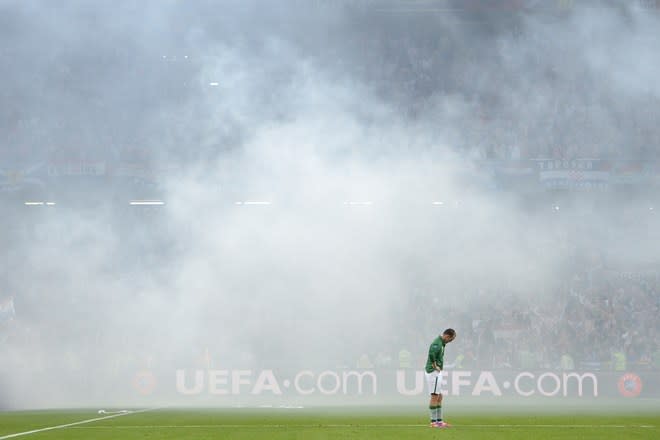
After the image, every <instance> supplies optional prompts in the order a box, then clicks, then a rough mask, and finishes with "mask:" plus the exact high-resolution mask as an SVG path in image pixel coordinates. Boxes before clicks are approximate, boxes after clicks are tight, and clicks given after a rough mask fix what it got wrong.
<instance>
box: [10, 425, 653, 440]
mask: <svg viewBox="0 0 660 440" xmlns="http://www.w3.org/2000/svg"><path fill="white" fill-rule="evenodd" d="M378 427H381V428H424V427H428V425H426V424H424V425H419V424H417V425H406V424H369V425H364V424H361V423H355V424H320V425H319V424H300V425H254V424H251V425H235V424H232V425H229V424H228V425H217V424H216V425H106V426H104V425H100V426H80V427H77V429H156V428H162V429H165V428H166V429H172V428H209V429H210V428H214V429H215V428H378ZM451 428H459V429H460V428H585V429H587V428H588V429H592V428H617V429H624V428H655V426H652V425H498V424H494V425H452V426H451V427H450V429H451ZM0 440H2V437H0Z"/></svg>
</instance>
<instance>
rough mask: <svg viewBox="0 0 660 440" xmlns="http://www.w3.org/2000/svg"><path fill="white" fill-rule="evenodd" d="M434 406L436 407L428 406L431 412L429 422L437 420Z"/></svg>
mask: <svg viewBox="0 0 660 440" xmlns="http://www.w3.org/2000/svg"><path fill="white" fill-rule="evenodd" d="M435 408H436V407H435V406H429V411H430V413H431V422H435V421H437V418H436V411H435Z"/></svg>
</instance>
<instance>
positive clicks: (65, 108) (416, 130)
mask: <svg viewBox="0 0 660 440" xmlns="http://www.w3.org/2000/svg"><path fill="white" fill-rule="evenodd" d="M401 3H402V2H395V1H392V2H389V1H386V2H364V3H358V4H351V2H332V1H318V2H300V1H290V2H265V1H240V2H238V1H218V2H204V1H196V2H181V1H174V0H171V1H153V2H149V1H145V2H140V3H132V2H120V3H118V4H117V3H116V2H103V1H97V2H92V3H90V2H77V1H66V2H57V3H49V2H43V1H5V2H2V4H1V5H0V23H1V24H3V25H2V26H0V38H2V43H0V56H1V57H2V59H3V61H2V64H3V67H2V68H1V70H0V78H2V79H3V83H5V84H6V85H7V87H6V90H5V91H3V92H1V93H2V95H0V98H2V100H3V101H4V104H3V105H2V106H3V107H4V109H2V110H0V115H1V116H2V120H3V121H7V120H10V119H12V118H19V119H20V120H21V121H25V122H24V123H22V125H20V126H19V127H18V128H16V129H14V131H13V132H11V133H9V131H8V130H7V135H6V136H3V139H2V142H3V143H5V144H6V145H7V147H5V148H6V149H7V151H9V153H8V154H14V155H16V156H20V157H33V158H35V161H37V162H38V161H44V160H46V158H47V157H48V155H49V154H50V153H51V152H52V151H54V150H58V149H62V148H63V149H65V150H66V148H72V149H74V150H77V151H78V152H79V154H81V155H82V156H84V157H87V158H89V160H90V161H94V160H100V159H99V158H112V157H115V156H116V155H117V154H118V153H117V150H120V149H121V148H124V147H134V148H135V147H139V148H144V149H147V150H148V151H149V152H150V153H151V156H150V157H151V160H152V161H153V163H156V164H158V165H163V166H168V167H171V168H170V169H171V171H170V172H169V173H168V174H167V176H166V178H165V181H164V182H163V185H162V187H161V188H160V189H158V190H148V189H147V190H144V191H143V192H142V193H140V194H135V193H126V192H125V191H124V192H120V193H119V194H118V195H117V194H115V193H114V192H113V191H114V190H115V189H116V188H111V187H103V186H102V185H101V186H99V187H93V186H89V187H84V186H82V187H81V186H77V187H72V188H70V189H67V190H66V191H65V192H62V191H60V192H58V191H57V190H56V189H52V194H53V195H54V196H55V197H60V199H61V200H65V201H69V202H70V203H69V204H68V205H67V203H66V202H65V203H59V200H58V205H57V206H56V207H55V208H54V209H53V210H51V211H50V212H48V213H47V214H45V215H44V213H42V212H40V213H39V214H32V213H30V214H25V213H26V212H27V211H25V210H10V209H9V208H8V210H7V215H6V216H5V217H6V218H7V220H5V221H6V222H7V223H11V222H17V223H21V222H25V223H27V224H29V226H26V227H25V229H23V231H24V232H23V234H22V235H19V236H12V235H11V234H10V233H7V234H6V236H5V237H3V243H5V244H6V246H5V249H6V252H7V254H6V257H5V262H6V263H5V266H6V267H5V270H4V273H5V275H4V277H5V281H4V282H5V283H7V284H8V286H10V287H8V288H9V289H10V290H11V291H12V293H13V295H14V296H15V299H16V303H17V315H18V316H19V318H21V315H23V317H22V318H21V319H22V321H21V322H22V326H23V327H24V328H25V330H24V335H23V336H21V338H19V340H20V341H21V342H20V343H16V344H12V345H11V346H7V345H5V347H2V349H1V350H2V351H0V371H2V378H1V379H0V387H2V389H3V393H4V394H3V395H2V396H0V408H19V407H20V408H23V407H44V406H86V405H93V404H99V403H102V402H108V401H111V402H116V401H120V399H122V398H124V396H125V395H126V394H127V393H126V390H125V389H119V388H113V386H109V385H108V383H109V382H108V383H104V382H103V381H104V378H107V377H111V378H113V379H112V380H115V381H116V383H119V382H121V381H122V380H124V382H126V383H125V384H124V382H122V385H126V387H130V376H126V372H134V371H137V370H140V369H155V370H158V371H170V372H172V374H173V372H174V371H175V370H176V369H179V368H197V367H200V365H199V362H200V358H201V357H202V353H203V352H204V350H207V349H208V351H209V353H210V354H211V357H212V366H213V367H217V368H220V367H221V368H244V369H261V368H280V367H281V368H289V369H315V368H316V369H328V368H330V369H331V368H338V367H341V366H349V367H354V366H355V362H356V360H357V358H358V357H359V356H360V354H362V353H365V352H370V353H372V354H373V353H376V352H378V351H389V352H390V353H391V354H392V355H393V356H395V355H396V352H397V351H398V350H399V349H400V348H402V347H410V348H412V349H413V350H414V351H415V355H416V356H417V355H419V354H420V353H421V354H422V355H423V352H424V350H425V349H426V346H427V344H428V343H429V342H430V340H431V339H432V338H433V337H435V335H436V333H437V332H439V331H441V330H442V329H444V328H446V327H454V328H456V329H457V331H458V333H459V340H458V341H457V344H459V343H460V335H461V334H462V332H466V331H467V329H463V328H461V325H463V324H464V322H463V321H459V316H463V315H462V314H463V313H464V312H465V313H468V314H469V312H470V311H471V310H475V311H476V310H478V309H479V308H480V307H481V306H483V305H484V304H489V303H495V302H497V301H500V299H501V298H500V296H501V295H503V293H502V292H507V294H515V295H519V296H522V297H526V298H538V299H539V301H542V300H543V298H546V297H547V296H551V295H553V294H554V293H555V292H556V289H557V288H558V286H560V285H562V283H563V282H562V279H563V278H565V277H566V276H567V274H570V273H571V268H570V267H567V266H568V264H569V263H568V259H569V256H573V255H582V256H584V257H585V258H589V257H590V256H593V254H597V255H604V256H606V257H607V258H608V259H612V260H613V261H616V262H617V264H620V265H621V266H626V267H628V266H630V265H634V264H635V263H657V243H658V238H660V237H659V231H660V228H658V222H657V217H655V216H653V215H652V214H650V213H649V209H648V208H649V206H650V204H651V203H653V202H652V201H649V198H648V197H646V196H645V195H644V196H641V197H640V198H639V199H632V198H629V197H627V196H626V195H625V194H624V195H617V194H614V193H612V194H610V193H607V194H604V195H603V194H599V195H594V196H593V197H591V196H590V195H586V196H582V198H580V196H575V197H573V196H571V195H557V197H556V199H553V196H548V195H543V196H542V198H543V200H542V201H541V202H538V203H536V204H535V203H528V200H527V199H526V198H521V197H519V196H517V195H516V194H512V193H506V192H504V191H500V190H496V189H493V188H492V182H491V181H490V177H489V176H488V175H485V174H484V172H483V171H482V170H480V169H479V168H478V167H476V166H475V165H474V160H475V159H483V158H487V157H490V155H492V154H495V155H499V154H504V155H508V157H513V158H515V157H516V155H519V154H521V151H522V154H525V155H526V156H527V157H535V158H547V157H551V156H552V155H553V152H554V151H555V149H557V148H559V149H561V151H562V152H563V153H564V154H565V155H566V157H569V158H593V157H605V158H636V159H653V158H658V144H657V139H658V129H657V127H658V126H659V124H658V122H659V121H658V120H657V119H658V114H659V113H658V103H659V102H660V101H659V100H660V82H659V80H658V75H657V74H656V73H657V71H658V67H659V65H658V63H659V62H658V58H657V57H656V56H655V54H656V52H657V47H658V46H657V44H656V43H657V41H658V38H660V19H659V17H658V12H657V11H649V10H647V9H644V8H639V7H637V6H635V5H632V3H634V2H630V4H628V3H626V4H615V3H614V2H612V3H611V4H610V3H609V2H583V3H580V4H578V5H577V6H576V7H575V9H573V10H571V11H568V12H563V13H556V12H555V11H549V10H546V9H543V8H540V7H538V4H535V3H533V2H529V5H530V7H529V8H526V9H522V10H504V12H502V13H499V14H496V13H492V14H485V13H484V12H483V11H480V10H479V9H478V8H477V9H476V10H472V11H468V13H465V12H461V11H458V10H453V11H452V10H447V11H444V12H442V13H427V14H424V13H396V12H393V10H396V9H397V8H401ZM449 3H451V2H449ZM475 4H476V3H475ZM535 5H536V6H535ZM484 14H485V15H486V16H485V17H484ZM475 17H476V18H479V20H480V21H475ZM393 35H400V37H398V38H395V37H393ZM418 41H421V42H422V43H421V47H427V46H428V47H431V48H432V49H429V53H431V54H432V56H431V57H428V59H427V58H424V59H422V60H421V61H420V59H421V58H423V57H421V56H416V54H415V50H417V51H422V50H423V49H419V46H416V45H417V42H418ZM393 42H395V43H393ZM425 45H426V46H425ZM402 59H405V60H407V59H409V61H405V62H403V63H402V64H404V65H410V67H407V68H404V69H402V71H398V70H396V69H398V68H397V67H393V66H396V65H397V63H400V60H402ZM390 61H392V62H391V63H390ZM406 69H410V70H406ZM419 71H421V72H423V75H417V74H416V73H415V72H419ZM419 78H422V79H419ZM415 81H418V82H417V83H415ZM420 84H421V85H420ZM420 90H421V91H420ZM428 90H430V91H428ZM15 115H18V116H15ZM3 124H5V125H7V127H8V126H9V123H6V122H3ZM654 141H655V142H654ZM653 197H655V196H653ZM149 198H158V199H162V200H164V201H166V205H165V206H163V207H156V208H152V210H151V214H149V215H143V214H135V211H129V208H128V206H127V201H128V200H129V199H149ZM124 199H125V200H124ZM521 199H522V200H521ZM78 200H82V201H87V202H89V201H90V200H91V201H93V202H94V203H92V204H93V207H88V206H87V205H86V204H85V203H82V202H81V205H83V206H82V207H80V206H76V203H75V202H76V201H78ZM104 201H106V202H104ZM107 201H121V204H122V206H121V208H118V207H117V206H115V205H112V204H111V203H110V202H107ZM119 204H120V203H119V202H117V205H119ZM529 205H532V206H531V207H530V206H529ZM555 208H556V209H555ZM3 209H4V208H3ZM140 212H142V211H140ZM640 213H641V214H640ZM26 215H29V216H36V215H39V216H41V218H38V219H36V218H33V217H30V218H27V219H24V216H26ZM418 291H424V292H426V293H427V294H428V295H430V297H431V298H434V299H435V300H436V301H439V303H440V304H446V307H445V308H443V307H441V310H443V311H442V313H441V314H440V315H439V316H438V317H437V321H436V322H433V325H432V328H429V327H431V326H429V323H428V322H425V321H423V320H422V319H421V318H420V316H419V310H422V313H423V311H424V310H425V308H424V304H416V305H415V307H411V306H410V304H411V302H413V296H414V295H413V293H414V292H418ZM21 307H22V309H21ZM479 310H481V309H479ZM459 312H460V313H459ZM475 313H476V312H475ZM420 338H422V339H421V340H420ZM207 366H208V364H207ZM122 374H124V375H125V376H126V377H124V376H121V375H122ZM118 376H120V377H119V378H118ZM81 378H83V379H81ZM160 403H171V402H160Z"/></svg>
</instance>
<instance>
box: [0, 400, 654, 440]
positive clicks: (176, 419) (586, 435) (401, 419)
mask: <svg viewBox="0 0 660 440" xmlns="http://www.w3.org/2000/svg"><path fill="white" fill-rule="evenodd" d="M97 417H103V415H99V414H97V412H96V411H91V410H90V411H83V410H80V411H31V412H6V413H0V439H2V438H3V437H4V436H6V435H8V434H12V433H19V432H25V431H30V430H34V429H40V428H45V427H50V426H56V425H61V424H67V423H72V422H76V421H82V420H89V419H92V418H97ZM448 421H449V422H451V423H452V424H453V426H452V427H451V428H450V429H433V428H429V427H428V426H427V418H426V413H425V411H424V410H423V408H422V409H420V410H419V411H415V410H413V409H411V408H409V407H407V408H402V409H398V408H387V407H385V408H383V409H382V410H380V411H379V413H374V412H367V411H363V410H360V409H359V408H357V407H356V408H349V409H347V408H327V409H323V408H304V409H280V408H273V409H248V408H243V409H186V410H174V409H159V410H154V411H149V412H143V413H134V414H128V415H123V416H120V417H115V418H108V419H104V420H98V421H94V422H91V423H86V424H81V425H76V426H71V427H66V428H61V429H54V430H50V431H43V432H38V433H33V434H29V435H25V436H20V437H14V438H19V439H35V440H39V439H44V440H45V439H49V440H53V439H73V440H76V439H113V440H114V439H122V440H132V439H197V440H205V439H255V438H262V439H312V440H315V439H373V438H377V439H415V440H418V439H435V438H438V437H440V436H441V437H443V438H448V439H467V440H469V439H482V438H488V439H533V440H544V439H552V440H555V439H576V438H578V439H594V440H607V439H612V440H619V439H658V438H660V415H656V414H652V413H647V414H646V415H631V414H625V415H618V416H617V415H615V414H612V415H598V414H574V415H568V414H565V415H560V414H553V415H543V414H526V415H520V414H519V415H508V414H506V413H504V412H502V413H498V414H494V413H492V412H490V413H489V412H486V413H480V411H467V412H466V411H461V412H459V413H455V414H453V415H452V417H450V418H449V420H448Z"/></svg>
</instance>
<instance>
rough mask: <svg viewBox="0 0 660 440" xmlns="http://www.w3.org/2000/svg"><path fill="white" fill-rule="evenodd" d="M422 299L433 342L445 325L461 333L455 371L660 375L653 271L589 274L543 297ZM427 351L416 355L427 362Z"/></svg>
mask: <svg viewBox="0 0 660 440" xmlns="http://www.w3.org/2000/svg"><path fill="white" fill-rule="evenodd" d="M539 290H541V289H539ZM415 301H416V302H418V301H421V304H431V305H432V309H431V310H428V309H427V310H418V312H419V314H418V319H420V320H422V321H425V326H424V328H425V329H427V336H426V339H429V342H430V338H431V337H432V336H433V335H434V334H435V333H437V332H438V331H439V330H441V329H439V328H438V322H439V321H440V322H445V323H447V324H450V323H451V325H454V326H455V327H456V328H457V329H458V330H459V333H460V338H458V339H457V341H456V343H455V344H454V345H453V346H451V347H450V348H449V349H448V350H447V351H448V353H450V355H448V360H449V363H450V364H451V365H452V366H453V367H454V368H465V369H471V368H474V369H512V368H513V369H523V370H535V369H559V370H591V371H627V370H645V369H647V370H648V369H653V370H660V321H659V320H658V319H657V317H658V316H659V314H660V274H659V273H658V272H657V271H656V270H653V269H649V270H644V271H631V272H622V271H617V270H591V271H586V272H583V273H580V274H575V275H574V276H573V277H572V278H571V279H569V280H567V281H566V282H564V283H561V285H560V286H559V287H557V288H554V289H548V290H547V291H546V292H545V293H543V294H539V293H538V292H537V293H530V292H528V293H517V294H516V293H508V292H506V291H498V290H496V289H491V290H488V289H482V290H480V291H479V292H478V294H477V295H476V296H475V297H473V298H472V299H471V300H469V301H468V303H466V304H464V305H458V306H451V307H446V306H445V305H442V304H440V303H438V302H434V301H433V299H432V298H431V297H424V296H422V298H417V299H416V300H415ZM431 316H433V317H435V318H434V319H432V320H431V319H429V317H431ZM421 337H422V336H421V334H420V335H419V336H417V338H421ZM424 349H425V347H424V346H422V345H420V346H419V347H416V349H415V350H414V351H415V352H416V353H418V355H419V356H420V357H423V355H424V354H423V353H424ZM404 351H408V349H406V350H404ZM404 357H405V356H404ZM418 363H419V361H418Z"/></svg>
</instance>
